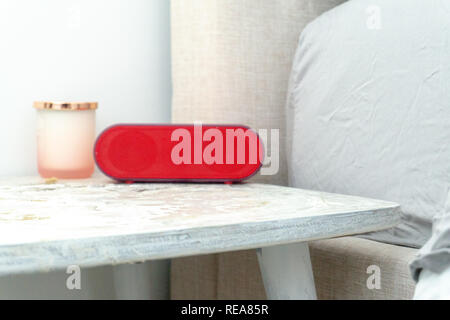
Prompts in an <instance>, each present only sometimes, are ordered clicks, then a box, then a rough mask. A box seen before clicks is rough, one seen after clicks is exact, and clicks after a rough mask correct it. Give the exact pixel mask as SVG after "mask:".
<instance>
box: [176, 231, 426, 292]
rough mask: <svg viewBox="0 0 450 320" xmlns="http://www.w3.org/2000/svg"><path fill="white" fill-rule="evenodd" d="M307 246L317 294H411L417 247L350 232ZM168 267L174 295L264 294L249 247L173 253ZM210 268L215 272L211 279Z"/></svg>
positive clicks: (253, 253)
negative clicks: (376, 281)
mask: <svg viewBox="0 0 450 320" xmlns="http://www.w3.org/2000/svg"><path fill="white" fill-rule="evenodd" d="M309 247H310V254H311V260H312V265H313V272H314V279H315V283H316V289H317V296H318V298H319V299H322V300H329V299H411V298H412V297H413V294H414V281H413V280H412V278H411V276H410V274H409V269H408V262H409V261H410V260H411V259H412V258H413V257H414V255H415V254H416V253H417V249H412V248H406V247H400V246H394V245H389V244H385V243H379V242H375V241H371V240H366V239H359V238H355V237H344V238H338V239H330V240H321V241H314V242H311V243H310V245H309ZM207 257H214V259H215V260H212V259H211V258H207ZM219 260H220V261H219ZM373 265H375V266H378V267H379V268H380V280H381V287H380V288H379V289H377V288H373V289H369V288H368V287H367V281H368V278H369V277H370V275H371V274H368V273H367V268H368V267H370V266H373ZM172 268H173V269H172V282H171V283H172V285H171V292H172V298H173V299H225V300H227V299H265V298H266V295H265V291H264V285H263V282H262V277H261V273H260V271H259V266H258V260H257V258H256V253H255V251H254V250H246V251H239V252H229V253H224V254H220V255H210V256H199V257H192V258H180V259H175V260H173V262H172ZM211 270H213V272H217V273H216V274H215V276H216V277H217V278H216V279H217V281H216V282H215V281H213V280H212V279H211V277H212V276H213V273H211Z"/></svg>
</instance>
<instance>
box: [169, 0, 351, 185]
mask: <svg viewBox="0 0 450 320" xmlns="http://www.w3.org/2000/svg"><path fill="white" fill-rule="evenodd" d="M343 1H344V0H321V1H317V0H283V1H273V0H245V1H243V0H214V1H211V0H173V1H171V5H172V9H171V15H172V16H171V28H172V79H173V100H172V121H173V122H178V123H180V122H181V123H189V122H193V121H202V122H204V123H233V124H245V125H248V126H250V127H252V128H254V129H279V130H280V146H279V151H280V153H279V170H278V172H277V174H275V175H265V176H261V175H256V176H254V177H253V178H252V179H253V180H254V181H259V182H268V183H275V184H281V185H286V184H287V175H286V172H287V166H286V156H285V144H284V139H283V136H284V135H285V133H286V132H285V111H284V106H285V102H286V94H287V87H288V79H289V73H290V70H291V63H292V58H293V56H294V53H295V49H296V42H297V39H298V36H299V35H300V32H301V30H302V29H303V27H304V26H305V25H306V24H307V23H308V22H309V21H311V20H312V19H314V18H315V17H317V16H318V15H319V14H320V13H322V12H324V11H326V10H328V9H330V8H332V7H334V6H336V5H337V4H339V3H342V2H343ZM269 137H270V134H269ZM269 145H270V144H269Z"/></svg>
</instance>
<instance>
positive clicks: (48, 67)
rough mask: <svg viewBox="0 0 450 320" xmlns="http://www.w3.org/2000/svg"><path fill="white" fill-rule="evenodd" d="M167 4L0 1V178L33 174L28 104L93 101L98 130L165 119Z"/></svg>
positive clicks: (146, 0) (152, 0)
mask: <svg viewBox="0 0 450 320" xmlns="http://www.w3.org/2000/svg"><path fill="white" fill-rule="evenodd" d="M169 5H170V2H169V1H168V0H1V1H0V110H1V113H0V176H2V175H3V176H4V175H23V174H27V175H29V174H36V173H37V171H36V137H35V110H34V109H33V108H32V103H33V101H34V100H93V101H98V102H99V109H98V110H97V131H101V130H102V129H104V128H105V127H107V126H108V125H111V124H113V123H117V122H140V123H142V122H168V121H169V120H170V97H171V85H170V27H169Z"/></svg>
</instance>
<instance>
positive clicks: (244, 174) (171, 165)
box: [94, 124, 264, 182]
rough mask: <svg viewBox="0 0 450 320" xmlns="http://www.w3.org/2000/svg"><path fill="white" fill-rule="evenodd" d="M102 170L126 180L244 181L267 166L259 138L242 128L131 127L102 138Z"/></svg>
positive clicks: (96, 151) (117, 127) (98, 152)
mask: <svg viewBox="0 0 450 320" xmlns="http://www.w3.org/2000/svg"><path fill="white" fill-rule="evenodd" d="M94 156H95V161H96V163H97V166H98V167H99V168H100V170H101V171H102V172H103V173H104V174H106V175H107V176H110V177H111V178H114V179H116V180H121V181H196V182H197V181H198V182H199V181H204V182H208V181H211V182H213V181H225V182H226V181H241V180H243V179H246V178H249V177H250V176H252V175H254V174H255V173H256V172H257V171H258V170H259V168H260V167H261V165H262V161H263V157H264V151H263V144H262V142H261V140H260V139H259V136H258V135H257V134H256V132H255V131H253V130H252V129H250V128H248V127H246V126H241V125H132V124H129V125H128V124H120V125H115V126H112V127H109V128H107V129H106V130H105V131H103V132H102V133H101V134H100V136H99V137H98V138H97V141H96V143H95V147H94Z"/></svg>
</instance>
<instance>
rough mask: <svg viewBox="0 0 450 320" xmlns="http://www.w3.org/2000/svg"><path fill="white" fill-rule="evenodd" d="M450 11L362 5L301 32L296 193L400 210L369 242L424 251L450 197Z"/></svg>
mask: <svg viewBox="0 0 450 320" xmlns="http://www.w3.org/2000/svg"><path fill="white" fill-rule="evenodd" d="M448 57H450V2H447V1H437V0H430V1H420V0H398V1H389V0H354V1H350V2H346V3H344V4H342V5H340V6H338V7H336V8H334V9H332V10H330V11H328V12H326V13H325V14H323V15H322V16H320V17H319V18H317V19H315V20H314V21H313V22H312V23H310V24H309V25H308V26H307V27H306V28H305V29H304V31H303V32H302V34H301V37H300V41H299V45H298V49H297V53H296V55H295V58H294V64H293V71H292V75H291V81H290V89H289V94H288V103H287V119H288V129H287V131H288V132H290V135H289V136H291V137H292V139H290V140H289V141H288V143H287V146H288V148H289V149H290V150H291V152H288V155H289V158H288V170H289V178H290V185H292V186H295V187H302V188H307V189H317V190H322V191H329V192H337V193H344V194H352V195H359V196H365V197H372V198H379V199H384V200H390V201H395V202H397V203H399V204H401V206H402V212H403V222H402V223H401V224H400V225H399V226H398V227H396V228H394V229H392V230H388V231H384V232H379V233H375V234H371V235H369V236H368V237H369V238H371V239H376V240H380V241H384V242H390V243H396V244H401V245H408V246H416V247H419V246H422V245H423V244H424V243H425V241H426V240H427V239H428V238H429V237H430V232H431V221H432V218H433V217H434V216H436V215H441V214H443V213H444V211H445V203H446V201H447V198H448V196H449V190H450V161H449V160H450V144H449V143H448V142H449V141H450V90H448V88H449V87H448V84H449V83H450V59H448Z"/></svg>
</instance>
